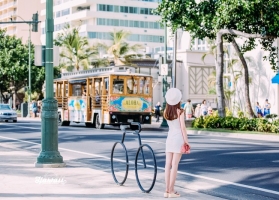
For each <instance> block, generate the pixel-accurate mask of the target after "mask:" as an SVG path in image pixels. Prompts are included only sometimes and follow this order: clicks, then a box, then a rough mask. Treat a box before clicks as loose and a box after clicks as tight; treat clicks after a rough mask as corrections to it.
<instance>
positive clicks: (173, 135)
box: [166, 118, 184, 153]
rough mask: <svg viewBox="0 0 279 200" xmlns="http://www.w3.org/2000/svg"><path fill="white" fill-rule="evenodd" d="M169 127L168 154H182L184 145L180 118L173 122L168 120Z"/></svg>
mask: <svg viewBox="0 0 279 200" xmlns="http://www.w3.org/2000/svg"><path fill="white" fill-rule="evenodd" d="M167 123H168V125H169V132H168V137H167V140H166V152H171V153H180V149H181V146H182V145H183V144H184V139H183V136H182V131H181V127H180V122H179V118H178V119H174V120H172V121H169V120H167Z"/></svg>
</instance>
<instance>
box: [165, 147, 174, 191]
mask: <svg viewBox="0 0 279 200" xmlns="http://www.w3.org/2000/svg"><path fill="white" fill-rule="evenodd" d="M172 158H173V153H170V152H166V164H165V183H166V192H169V188H170V174H171V163H172Z"/></svg>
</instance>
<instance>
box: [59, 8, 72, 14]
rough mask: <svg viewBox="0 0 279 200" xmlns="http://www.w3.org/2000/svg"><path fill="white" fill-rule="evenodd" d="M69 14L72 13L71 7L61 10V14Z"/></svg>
mask: <svg viewBox="0 0 279 200" xmlns="http://www.w3.org/2000/svg"><path fill="white" fill-rule="evenodd" d="M69 14H70V8H68V9H65V10H62V11H61V16H65V15H69Z"/></svg>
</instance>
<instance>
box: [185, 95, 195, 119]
mask: <svg viewBox="0 0 279 200" xmlns="http://www.w3.org/2000/svg"><path fill="white" fill-rule="evenodd" d="M183 109H184V111H185V115H186V119H191V118H192V115H193V113H194V108H193V105H192V104H191V100H190V99H188V100H187V103H186V104H185V105H184V108H183Z"/></svg>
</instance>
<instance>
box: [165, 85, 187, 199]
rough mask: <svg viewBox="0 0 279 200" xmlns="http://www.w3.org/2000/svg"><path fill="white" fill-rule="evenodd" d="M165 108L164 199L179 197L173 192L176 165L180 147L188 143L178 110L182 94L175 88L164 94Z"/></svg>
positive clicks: (179, 109)
mask: <svg viewBox="0 0 279 200" xmlns="http://www.w3.org/2000/svg"><path fill="white" fill-rule="evenodd" d="M165 97H166V102H167V106H166V109H165V111H164V117H165V119H166V120H167V123H168V125H169V132H168V137H167V140H166V165H165V183H166V191H165V193H164V197H165V198H174V197H180V194H179V193H177V192H176V191H175V190H174V183H175V180H176V175H177V169H178V164H179V161H180V159H181V156H182V153H181V152H180V149H181V146H182V145H183V144H184V143H188V136H187V132H186V127H185V119H184V114H183V110H182V109H181V108H180V100H181V97H182V94H181V92H180V90H178V89H177V88H171V89H169V90H168V91H167V93H166V96H165Z"/></svg>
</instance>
